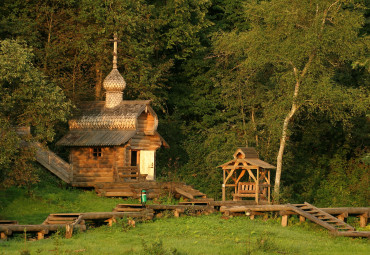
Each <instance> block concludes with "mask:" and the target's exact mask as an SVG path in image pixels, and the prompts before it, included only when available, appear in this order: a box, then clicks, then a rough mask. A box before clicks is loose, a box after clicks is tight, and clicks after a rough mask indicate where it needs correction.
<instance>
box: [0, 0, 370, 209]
mask: <svg viewBox="0 0 370 255" xmlns="http://www.w3.org/2000/svg"><path fill="white" fill-rule="evenodd" d="M369 6H370V5H369V1H368V0H363V1H361V0H356V1H334V0H331V1H330V0H320V1H315V0H300V1H296V0H285V1H282V0H271V1H262V0H261V1H252V0H125V1H123V0H122V1H119V0H59V1H58V0H37V1H36V0H34V1H32V0H22V1H20V0H3V1H1V3H0V40H1V41H0V43H1V45H0V47H1V49H0V76H1V77H0V96H1V103H0V109H1V112H0V122H1V125H0V132H1V138H0V148H1V149H0V167H1V174H0V182H1V183H2V185H3V187H9V186H12V185H32V183H35V182H37V181H38V177H37V171H36V170H35V167H34V166H32V165H30V164H29V160H30V159H31V158H32V151H25V149H22V148H21V147H20V146H19V145H18V142H19V138H18V137H17V135H16V134H15V133H14V131H13V129H12V127H14V126H16V125H31V126H32V127H33V136H34V139H37V140H40V141H43V142H45V143H48V145H49V147H50V148H51V149H52V150H53V151H55V152H57V153H58V154H59V155H61V156H64V157H66V156H67V152H66V151H64V148H60V147H56V146H54V143H55V142H56V141H58V139H60V138H61V137H62V136H63V135H64V134H65V133H66V131H67V129H68V125H67V122H66V120H68V118H69V117H70V113H71V112H73V107H74V105H76V104H77V103H78V102H79V101H82V100H104V90H103V89H102V82H103V80H104V78H105V77H106V75H107V74H108V73H109V71H110V70H111V66H112V64H111V63H112V42H111V41H109V39H112V37H113V33H114V32H117V34H118V37H119V39H120V40H121V42H120V43H119V44H118V69H119V71H120V72H121V74H122V75H123V77H124V78H125V80H126V83H127V87H126V89H125V91H124V99H130V100H132V99H151V100H152V105H153V107H154V109H155V111H156V112H157V114H158V115H159V128H158V129H159V133H160V134H161V135H162V136H163V137H164V139H165V140H166V141H167V142H168V143H169V144H170V146H171V148H170V149H161V150H160V151H159V152H158V154H157V171H158V176H159V177H160V178H162V179H168V180H174V181H184V182H186V183H188V184H191V185H193V186H194V187H196V188H198V189H200V190H201V191H203V192H205V193H207V195H208V196H209V197H214V198H216V199H217V198H220V195H221V183H222V175H221V169H220V168H217V166H218V165H220V164H222V163H224V162H226V161H228V160H231V159H232V154H233V153H234V151H235V150H236V149H237V148H238V147H241V146H246V145H248V146H250V147H256V149H257V151H258V152H259V155H260V158H261V159H263V160H265V161H267V162H269V163H271V164H273V165H276V159H277V155H278V151H279V144H280V139H281V136H282V127H283V122H284V118H285V116H286V115H287V114H288V112H289V110H290V108H291V105H292V97H293V93H294V86H295V84H296V81H300V82H301V83H302V84H301V90H300V94H299V96H298V97H297V98H296V99H294V102H293V103H297V105H299V110H298V111H297V112H296V113H295V114H294V116H293V117H292V119H291V120H290V122H289V127H288V130H287V136H286V147H285V152H284V157H283V166H282V177H281V183H282V184H281V200H282V201H290V202H294V201H300V202H302V201H307V202H313V203H315V204H316V205H318V206H323V205H333V206H334V205H335V206H344V205H347V206H349V205H351V206H366V205H368V204H369V200H370V190H369V188H370V185H369V183H370V182H369V178H370V172H369V164H370V153H369V150H368V145H369V139H370V137H369V128H370V120H369V118H370V116H369V102H370V101H369V70H370V61H369V51H368V49H369V37H368V32H369V29H370V24H369V13H370V12H369V9H368V8H369ZM322 21H325V22H326V23H325V26H323V22H322ZM311 56H312V59H313V60H312V61H311ZM310 61H311V62H310ZM307 63H309V64H310V68H308V71H307V74H306V75H305V77H304V79H303V76H302V74H303V73H304V70H305V66H307ZM295 68H296V69H295ZM294 70H298V71H297V73H294V72H293V71H294ZM295 74H296V77H294V75H295ZM299 77H302V78H299Z"/></svg>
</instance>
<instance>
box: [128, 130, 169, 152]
mask: <svg viewBox="0 0 370 255" xmlns="http://www.w3.org/2000/svg"><path fill="white" fill-rule="evenodd" d="M130 144H131V149H133V150H157V149H158V148H159V147H160V146H161V145H162V141H161V138H160V137H159V136H158V135H145V134H144V133H138V134H136V135H135V136H134V137H133V138H132V139H131V142H130Z"/></svg>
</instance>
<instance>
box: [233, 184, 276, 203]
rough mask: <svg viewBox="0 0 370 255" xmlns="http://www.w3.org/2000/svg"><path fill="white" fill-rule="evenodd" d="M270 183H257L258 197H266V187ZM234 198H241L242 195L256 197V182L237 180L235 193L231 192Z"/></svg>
mask: <svg viewBox="0 0 370 255" xmlns="http://www.w3.org/2000/svg"><path fill="white" fill-rule="evenodd" d="M269 186H270V185H269V184H267V183H261V184H259V193H258V195H259V197H260V198H261V199H267V188H268V187H269ZM233 197H234V200H236V201H237V200H241V199H242V198H243V197H252V198H255V197H256V183H255V182H239V183H238V189H237V193H235V194H233Z"/></svg>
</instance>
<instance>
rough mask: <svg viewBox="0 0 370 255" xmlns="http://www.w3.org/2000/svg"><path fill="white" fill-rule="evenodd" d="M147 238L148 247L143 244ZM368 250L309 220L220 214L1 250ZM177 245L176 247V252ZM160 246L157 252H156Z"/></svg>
mask: <svg viewBox="0 0 370 255" xmlns="http://www.w3.org/2000/svg"><path fill="white" fill-rule="evenodd" d="M143 243H145V244H146V247H145V246H144V245H143ZM22 250H27V251H30V254H50V253H54V254H72V253H73V254H89V255H90V254H369V253H370V246H369V241H368V240H365V239H350V238H344V237H332V236H330V235H329V234H328V233H327V232H326V231H325V230H322V229H321V228H318V227H315V226H314V225H312V224H310V223H303V224H295V225H293V226H290V227H286V228H283V227H281V226H280V223H279V221H278V220H276V219H275V220H274V219H271V220H267V221H263V220H259V219H256V220H250V219H249V218H247V217H234V218H230V219H228V220H225V219H222V218H221V215H219V214H214V215H210V216H199V217H189V216H185V217H180V218H163V219H158V220H156V221H154V222H147V223H140V224H137V226H136V228H132V229H127V226H126V225H125V224H123V221H121V222H118V223H117V224H116V225H114V226H113V227H111V228H110V227H108V226H102V227H99V228H95V229H90V230H88V231H86V232H82V233H78V234H75V235H74V236H73V237H72V238H71V239H64V238H62V237H58V236H57V235H53V236H52V237H51V238H49V239H45V240H40V241H35V242H30V241H28V242H26V243H25V242H24V241H23V240H22V235H20V236H19V237H18V238H15V239H14V238H12V239H10V240H9V241H7V242H0V254H20V252H21V251H22ZM175 250H176V252H174V251H175ZM155 251H157V253H155Z"/></svg>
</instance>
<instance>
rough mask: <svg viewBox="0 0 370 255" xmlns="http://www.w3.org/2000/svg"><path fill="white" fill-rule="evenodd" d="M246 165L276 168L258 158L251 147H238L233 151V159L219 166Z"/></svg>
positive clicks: (237, 166) (235, 166) (236, 166)
mask: <svg viewBox="0 0 370 255" xmlns="http://www.w3.org/2000/svg"><path fill="white" fill-rule="evenodd" d="M245 164H247V165H251V166H258V167H262V168H266V169H274V168H276V167H275V166H273V165H270V164H269V163H267V162H265V161H263V160H261V159H259V158H258V154H257V152H256V150H255V148H253V147H242V148H238V149H237V150H236V152H235V153H234V159H233V160H230V161H228V162H226V163H224V164H222V165H220V166H219V167H222V168H239V167H241V168H242V167H243V166H245Z"/></svg>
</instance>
